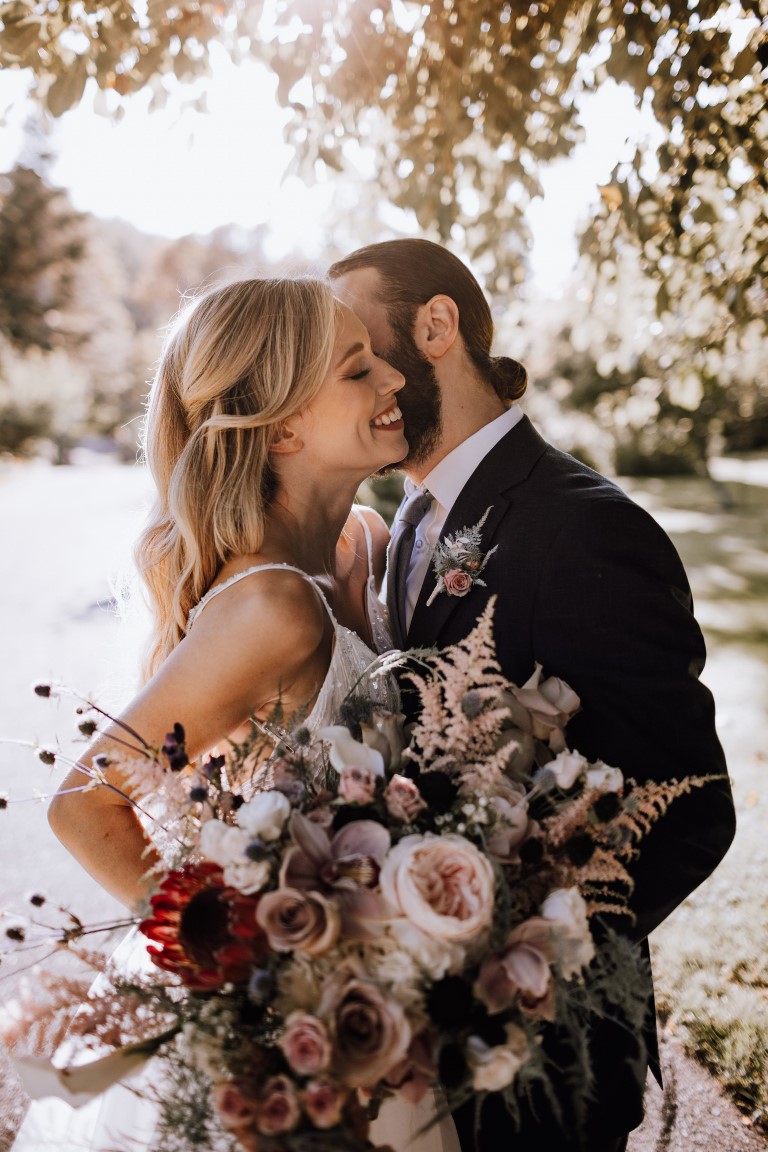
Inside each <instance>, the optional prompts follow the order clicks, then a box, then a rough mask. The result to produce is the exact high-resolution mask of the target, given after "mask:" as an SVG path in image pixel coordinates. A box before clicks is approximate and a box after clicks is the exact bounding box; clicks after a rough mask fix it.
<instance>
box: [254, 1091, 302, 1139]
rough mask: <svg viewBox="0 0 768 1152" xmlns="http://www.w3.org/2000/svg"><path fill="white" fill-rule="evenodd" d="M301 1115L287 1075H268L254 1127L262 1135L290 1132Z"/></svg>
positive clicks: (278, 1134) (297, 1100)
mask: <svg viewBox="0 0 768 1152" xmlns="http://www.w3.org/2000/svg"><path fill="white" fill-rule="evenodd" d="M300 1117H301V1108H300V1106H299V1097H298V1094H297V1092H296V1088H295V1087H294V1084H293V1082H292V1081H291V1080H289V1079H288V1077H287V1076H270V1078H269V1080H267V1082H266V1084H265V1085H264V1089H263V1091H262V1093H261V1096H260V1097H259V1110H258V1114H257V1117H256V1128H257V1130H258V1131H259V1132H261V1134H262V1136H280V1135H282V1133H284V1132H292V1131H293V1129H294V1128H295V1127H296V1125H297V1124H298V1122H299V1119H300Z"/></svg>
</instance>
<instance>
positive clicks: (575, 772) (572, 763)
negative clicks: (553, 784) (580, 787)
mask: <svg viewBox="0 0 768 1152" xmlns="http://www.w3.org/2000/svg"><path fill="white" fill-rule="evenodd" d="M546 767H547V771H549V772H551V773H552V775H553V776H554V778H555V780H557V784H558V787H559V788H563V789H568V788H572V787H573V785H574V784H575V783H576V781H577V780H578V778H579V776H581V774H582V772H584V771H585V769H586V767H587V760H586V759H585V757H584V756H582V755H581V753H579V752H569V751H568V750H567V749H566V751H565V752H560V753H558V755H557V756H555V758H554V760H550V762H549V764H547V766H546Z"/></svg>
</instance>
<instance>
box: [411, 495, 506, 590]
mask: <svg viewBox="0 0 768 1152" xmlns="http://www.w3.org/2000/svg"><path fill="white" fill-rule="evenodd" d="M492 507H493V505H491V507H490V508H486V510H485V512H484V513H483V515H482V516H481V517H480V519H479V520H478V522H477V524H473V526H472V527H471V528H460V529H459V531H458V532H454V533H453V535H452V536H446V538H445V540H439V541H438V543H437V545H436V547H435V551H434V555H433V556H432V567H433V569H434V573H435V576H436V577H437V584H436V585H435V587H434V589H433V591H432V594H431V595H430V597H429V599H428V600H427V607H429V605H430V604H431V603H432V601H433V600H434V599H435V597H436V596H439V595H440V593H441V592H447V593H448V595H449V596H466V594H467V592H469V590H470V588H472V586H473V584H480V585H481V587H483V588H484V587H485V580H481V579H480V574H481V572H482V571H483V569H484V568H485V566H486V564H487V563H488V561H489V560H490V558H491V556H493V554H494V552H495V551H496V548H497V547H498V545H495V546H494V547H493V548H491V550H490V552H482V551H481V549H480V538H481V536H482V530H483V525H484V524H485V522H486V520H487V519H488V514H489V512H490V511H491V508H492Z"/></svg>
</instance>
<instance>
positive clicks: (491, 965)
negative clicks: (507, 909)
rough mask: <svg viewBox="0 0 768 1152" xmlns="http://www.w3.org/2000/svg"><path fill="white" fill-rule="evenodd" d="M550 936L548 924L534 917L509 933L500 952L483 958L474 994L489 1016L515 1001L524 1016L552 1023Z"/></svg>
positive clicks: (551, 929) (552, 946)
mask: <svg viewBox="0 0 768 1152" xmlns="http://www.w3.org/2000/svg"><path fill="white" fill-rule="evenodd" d="M554 936H555V930H554V927H553V925H552V922H551V921H548V920H544V919H543V917H541V916H534V917H532V918H531V919H530V920H524V921H523V923H522V924H518V926H517V927H516V928H514V929H513V930H512V932H510V934H509V936H508V937H507V941H506V944H505V945H504V947H503V948H502V949H501V951H499V952H495V953H492V954H491V955H490V956H486V958H485V959H484V960H483V963H482V965H481V966H480V972H479V974H478V977H477V981H476V982H475V988H474V991H475V995H476V996H477V998H478V1000H481V1001H482V1002H483V1004H485V1006H486V1008H487V1009H488V1011H489V1012H490V1013H491V1014H493V1013H494V1012H501V1011H503V1010H504V1009H505V1008H508V1007H509V1005H510V1004H512V1002H513V1001H514V1000H517V1002H518V1004H519V1005H520V1008H521V1009H522V1011H523V1012H524V1013H525V1014H526V1015H527V1016H531V1017H534V1018H541V1019H544V1020H554V1018H555V986H554V982H553V980H552V967H551V965H552V962H553V961H554V959H555V955H556V950H555V943H554Z"/></svg>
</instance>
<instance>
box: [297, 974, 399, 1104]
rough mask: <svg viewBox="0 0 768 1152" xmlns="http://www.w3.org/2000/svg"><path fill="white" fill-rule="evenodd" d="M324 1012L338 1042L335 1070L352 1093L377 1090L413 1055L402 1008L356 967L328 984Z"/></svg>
mask: <svg viewBox="0 0 768 1152" xmlns="http://www.w3.org/2000/svg"><path fill="white" fill-rule="evenodd" d="M318 1012H319V1015H321V1016H322V1017H324V1018H325V1019H326V1020H327V1021H328V1027H329V1029H330V1032H331V1035H332V1038H333V1053H334V1056H333V1070H334V1072H335V1073H336V1075H337V1076H338V1077H339V1079H340V1080H341V1082H342V1083H343V1084H345V1085H347V1086H348V1087H350V1088H373V1087H374V1086H375V1085H376V1084H377V1083H378V1081H379V1080H381V1079H382V1078H383V1077H385V1076H386V1075H387V1074H388V1072H389V1071H390V1069H392V1068H394V1067H395V1066H396V1065H397V1064H399V1063H400V1062H401V1061H402V1060H403V1059H404V1057H405V1055H406V1053H407V1052H408V1046H409V1044H410V1042H411V1028H410V1024H409V1023H408V1019H407V1017H406V1015H405V1011H404V1010H403V1007H402V1005H401V1004H399V1003H398V1001H397V1000H395V999H393V998H390V997H387V996H386V995H385V993H384V991H383V990H382V988H380V987H379V985H378V984H374V983H373V981H372V980H369V979H367V978H366V976H365V972H364V970H363V969H362V968H361V969H360V970H359V971H358V969H357V967H356V966H355V965H354V963H352V962H350V963H348V964H347V965H345V966H344V967H343V968H341V969H339V970H338V971H336V972H334V973H333V975H331V976H329V977H328V979H327V980H326V981H325V983H324V985H323V989H322V993H321V997H320V1007H319V1009H318Z"/></svg>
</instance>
